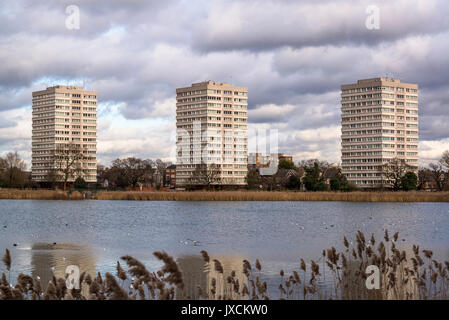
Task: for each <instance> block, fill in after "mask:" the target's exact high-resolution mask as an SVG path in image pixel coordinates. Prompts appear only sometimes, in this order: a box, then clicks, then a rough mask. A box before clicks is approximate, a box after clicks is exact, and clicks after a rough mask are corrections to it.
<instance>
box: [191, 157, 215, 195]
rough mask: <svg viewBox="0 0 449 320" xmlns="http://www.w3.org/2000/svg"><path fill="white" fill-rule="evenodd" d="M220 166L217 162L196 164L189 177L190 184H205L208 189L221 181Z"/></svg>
mask: <svg viewBox="0 0 449 320" xmlns="http://www.w3.org/2000/svg"><path fill="white" fill-rule="evenodd" d="M220 171H221V170H220V167H219V166H218V165H217V164H209V165H208V164H205V163H201V164H197V165H196V166H195V171H194V172H193V175H192V177H191V178H190V180H191V184H192V185H196V186H206V187H207V189H210V188H211V186H212V185H218V184H220V183H221V179H220Z"/></svg>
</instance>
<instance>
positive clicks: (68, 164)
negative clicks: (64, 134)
mask: <svg viewBox="0 0 449 320" xmlns="http://www.w3.org/2000/svg"><path fill="white" fill-rule="evenodd" d="M84 157H85V156H84V153H83V149H82V147H81V146H80V145H77V144H74V143H67V144H59V145H58V146H57V147H56V149H55V151H54V170H55V172H56V180H57V181H60V182H62V183H63V186H64V190H66V189H67V182H68V181H69V180H75V177H76V176H79V175H80V174H81V173H82V167H81V161H82V160H83V159H84ZM50 174H52V173H51V171H50Z"/></svg>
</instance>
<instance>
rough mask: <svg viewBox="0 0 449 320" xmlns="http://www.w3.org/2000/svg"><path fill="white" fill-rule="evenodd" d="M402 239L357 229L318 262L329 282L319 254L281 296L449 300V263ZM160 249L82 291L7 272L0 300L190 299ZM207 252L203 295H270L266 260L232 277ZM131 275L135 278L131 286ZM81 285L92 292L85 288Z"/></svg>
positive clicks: (84, 278) (287, 279)
mask: <svg viewBox="0 0 449 320" xmlns="http://www.w3.org/2000/svg"><path fill="white" fill-rule="evenodd" d="M398 237H399V234H398V233H395V234H394V235H393V237H390V236H389V234H388V231H385V235H384V239H383V241H380V242H379V244H378V245H377V240H376V239H375V237H374V235H371V237H370V238H369V240H367V238H366V237H365V235H364V234H363V233H362V232H360V231H358V232H357V234H356V237H355V241H354V245H350V242H349V241H348V240H347V238H346V237H344V238H343V245H344V249H343V251H342V252H337V250H336V249H335V247H331V248H329V249H327V250H324V251H323V253H322V255H320V256H321V257H320V260H322V262H323V264H324V263H325V264H326V266H327V268H326V269H327V270H328V271H330V273H331V278H332V279H333V286H332V287H331V288H328V287H327V286H326V285H325V276H324V272H325V268H324V267H323V268H320V264H319V262H320V260H317V261H318V263H317V262H315V261H314V260H312V261H310V263H307V262H306V261H305V260H303V259H298V269H297V270H293V271H292V274H291V275H288V274H286V273H285V272H284V270H281V271H280V272H279V275H280V279H279V280H280V285H279V287H278V289H279V295H278V297H279V299H281V300H287V299H290V300H292V299H301V300H302V299H304V300H312V299H313V300H315V299H332V300H429V299H432V300H447V299H448V298H449V261H445V262H444V263H440V262H438V261H436V260H435V259H433V252H432V251H431V250H421V249H420V248H419V246H416V245H414V246H413V247H412V250H411V251H410V253H409V254H407V251H406V250H401V249H399V245H398V244H397V240H398ZM376 245H377V247H376ZM154 255H155V257H157V258H158V259H159V260H160V261H161V262H162V263H163V266H162V268H161V269H160V270H158V271H157V272H150V271H148V270H147V269H146V267H145V265H144V264H143V263H141V262H140V261H139V260H137V259H135V258H133V257H131V256H124V257H122V258H121V259H122V260H123V261H124V262H125V263H126V264H127V266H128V269H127V270H124V269H123V268H122V267H121V265H120V263H117V275H116V276H114V275H112V274H111V273H106V274H105V278H104V280H103V277H102V276H101V274H100V273H98V274H97V276H96V278H95V279H92V277H91V276H90V275H85V274H84V273H83V274H82V275H81V277H80V289H76V290H75V289H72V290H69V289H67V287H66V279H62V278H60V279H56V278H55V277H53V279H52V280H51V281H50V283H49V284H47V287H46V290H45V291H43V289H42V285H41V283H40V279H39V278H38V277H37V278H32V277H31V276H28V275H24V274H19V276H18V278H17V282H16V284H15V285H13V284H11V283H10V280H7V277H6V275H5V273H3V274H2V277H1V278H0V300H173V299H175V297H177V296H178V297H181V298H182V299H190V298H191V297H189V296H185V295H183V292H184V289H185V282H184V275H183V273H182V270H181V269H180V267H179V266H178V264H177V262H176V261H175V260H174V259H173V258H172V257H171V256H169V255H168V254H167V253H166V252H154ZM201 255H202V257H203V262H204V266H203V267H202V268H201V270H199V271H200V272H203V271H204V270H214V274H213V276H212V277H210V278H209V279H208V283H207V284H206V286H205V287H203V286H201V285H197V286H196V287H195V288H197V290H198V299H212V300H215V299H218V300H222V299H223V300H247V299H251V300H261V299H265V300H268V299H270V296H269V294H268V290H267V287H268V286H267V282H266V281H262V270H263V267H262V263H261V262H260V261H259V260H258V259H257V260H256V262H255V264H254V266H255V268H253V267H252V265H251V263H250V262H249V261H248V260H243V261H242V265H241V270H232V272H230V273H229V275H228V274H226V272H225V271H224V268H223V265H222V263H221V262H220V261H219V260H217V259H213V260H211V259H210V257H209V254H208V253H207V252H206V251H201ZM2 260H3V262H4V264H5V266H6V269H7V270H8V271H9V269H10V267H11V257H10V254H9V251H8V250H6V253H5V256H4V257H3V259H2ZM369 266H375V267H377V268H378V270H379V273H380V277H379V279H380V287H379V289H373V290H369V289H368V288H367V286H366V280H367V274H366V270H367V267H369ZM203 269H204V270H203ZM328 277H329V275H328ZM125 281H130V282H129V283H126V284H125ZM83 289H84V292H87V294H82V292H83ZM178 294H179V295H178ZM273 298H274V297H273Z"/></svg>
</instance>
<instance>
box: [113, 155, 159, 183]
mask: <svg viewBox="0 0 449 320" xmlns="http://www.w3.org/2000/svg"><path fill="white" fill-rule="evenodd" d="M111 170H112V171H111V172H115V173H118V175H119V176H118V178H120V179H124V180H125V183H126V184H127V185H128V186H131V187H133V188H135V187H137V186H138V185H139V184H144V183H151V182H152V181H153V173H154V170H153V168H152V162H151V160H142V159H138V158H133V157H131V158H127V159H116V160H114V161H113V162H112V168H111ZM116 176H117V175H116Z"/></svg>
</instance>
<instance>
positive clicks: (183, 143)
mask: <svg viewBox="0 0 449 320" xmlns="http://www.w3.org/2000/svg"><path fill="white" fill-rule="evenodd" d="M176 99H177V102H176V127H177V143H176V147H177V150H176V152H177V158H176V161H177V165H176V184H177V186H178V187H183V186H187V185H191V184H192V181H194V180H195V175H194V173H195V171H196V170H197V168H198V166H207V168H208V171H207V172H211V171H209V168H213V171H214V172H215V173H216V176H217V179H218V181H216V182H214V183H213V184H217V185H235V186H243V185H245V183H246V182H245V178H246V175H247V171H248V169H247V163H248V158H247V153H248V127H247V122H248V114H247V110H248V89H247V88H241V87H234V86H232V84H229V83H224V82H216V81H206V82H201V83H194V84H192V86H190V87H186V88H178V89H176ZM196 172H198V171H196ZM204 172H205V173H206V171H204ZM205 175H206V174H205ZM193 184H195V183H193ZM197 184H198V183H197Z"/></svg>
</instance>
